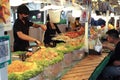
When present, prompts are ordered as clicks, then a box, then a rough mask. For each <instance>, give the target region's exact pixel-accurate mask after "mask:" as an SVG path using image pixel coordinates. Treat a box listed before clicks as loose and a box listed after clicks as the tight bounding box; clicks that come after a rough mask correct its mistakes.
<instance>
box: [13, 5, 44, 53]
mask: <svg viewBox="0 0 120 80" xmlns="http://www.w3.org/2000/svg"><path fill="white" fill-rule="evenodd" d="M28 16H29V9H28V7H27V6H26V5H25V4H21V5H19V6H18V7H17V19H16V20H15V23H14V25H13V35H14V51H26V50H27V48H28V47H29V42H35V43H36V44H38V45H41V42H40V41H39V40H37V39H35V38H33V37H31V36H29V28H30V27H31V26H32V27H35V28H39V27H40V28H42V30H44V31H45V30H46V26H45V25H44V24H35V23H33V22H30V21H29V20H28Z"/></svg>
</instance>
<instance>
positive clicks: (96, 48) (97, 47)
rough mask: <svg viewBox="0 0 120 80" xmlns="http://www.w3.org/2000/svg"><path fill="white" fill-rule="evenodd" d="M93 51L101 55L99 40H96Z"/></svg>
mask: <svg viewBox="0 0 120 80" xmlns="http://www.w3.org/2000/svg"><path fill="white" fill-rule="evenodd" d="M94 50H95V51H96V52H98V53H99V54H101V51H102V43H101V41H100V39H99V38H98V39H97V42H96V45H95V47H94Z"/></svg>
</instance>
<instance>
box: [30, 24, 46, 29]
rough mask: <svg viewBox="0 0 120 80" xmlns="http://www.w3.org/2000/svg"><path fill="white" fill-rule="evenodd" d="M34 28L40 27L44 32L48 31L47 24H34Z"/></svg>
mask: <svg viewBox="0 0 120 80" xmlns="http://www.w3.org/2000/svg"><path fill="white" fill-rule="evenodd" d="M32 26H33V27H35V28H39V27H40V28H41V29H42V30H44V31H46V29H47V27H46V25H45V24H35V23H34V24H33V25H32Z"/></svg>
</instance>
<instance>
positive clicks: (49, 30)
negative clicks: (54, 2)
mask: <svg viewBox="0 0 120 80" xmlns="http://www.w3.org/2000/svg"><path fill="white" fill-rule="evenodd" d="M46 26H47V30H46V31H45V35H44V43H45V44H49V43H50V42H51V40H52V37H54V36H55V35H56V32H57V33H61V31H60V30H59V28H58V26H57V24H55V23H54V26H55V29H52V28H51V24H50V22H47V23H46Z"/></svg>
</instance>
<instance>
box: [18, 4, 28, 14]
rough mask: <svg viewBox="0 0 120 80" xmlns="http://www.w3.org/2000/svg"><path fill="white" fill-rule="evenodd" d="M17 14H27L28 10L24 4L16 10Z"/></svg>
mask: <svg viewBox="0 0 120 80" xmlns="http://www.w3.org/2000/svg"><path fill="white" fill-rule="evenodd" d="M17 13H18V14H19V13H20V14H27V15H28V14H29V9H28V7H27V6H26V5H25V4H21V5H19V6H18V8H17Z"/></svg>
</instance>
